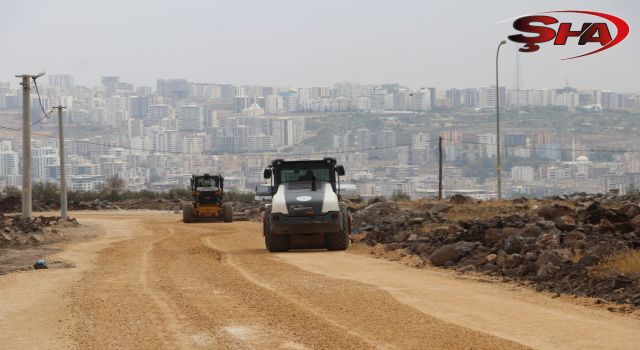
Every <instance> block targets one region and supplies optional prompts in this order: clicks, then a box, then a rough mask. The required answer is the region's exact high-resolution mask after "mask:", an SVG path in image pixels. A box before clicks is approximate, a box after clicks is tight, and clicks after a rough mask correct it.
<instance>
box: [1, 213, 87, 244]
mask: <svg viewBox="0 0 640 350" xmlns="http://www.w3.org/2000/svg"><path fill="white" fill-rule="evenodd" d="M65 226H78V222H77V221H76V219H74V218H69V219H67V220H62V219H60V217H57V216H37V217H33V218H31V219H27V220H23V219H22V218H21V217H20V216H19V215H4V214H2V213H0V248H6V247H20V246H32V245H40V244H44V243H51V242H56V241H60V240H62V239H63V238H64V234H63V233H62V232H59V231H58V228H60V227H65Z"/></svg>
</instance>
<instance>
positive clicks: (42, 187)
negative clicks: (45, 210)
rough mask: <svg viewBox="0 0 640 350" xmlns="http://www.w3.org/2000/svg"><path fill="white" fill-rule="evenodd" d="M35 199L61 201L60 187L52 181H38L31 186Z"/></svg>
mask: <svg viewBox="0 0 640 350" xmlns="http://www.w3.org/2000/svg"><path fill="white" fill-rule="evenodd" d="M31 193H32V198H33V200H36V201H40V202H49V201H60V187H58V185H57V184H55V183H51V182H37V183H34V184H33V186H32V187H31Z"/></svg>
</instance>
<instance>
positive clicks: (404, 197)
mask: <svg viewBox="0 0 640 350" xmlns="http://www.w3.org/2000/svg"><path fill="white" fill-rule="evenodd" d="M391 200H393V201H410V200H411V197H409V195H408V194H406V193H404V192H402V191H396V192H394V193H393V196H391Z"/></svg>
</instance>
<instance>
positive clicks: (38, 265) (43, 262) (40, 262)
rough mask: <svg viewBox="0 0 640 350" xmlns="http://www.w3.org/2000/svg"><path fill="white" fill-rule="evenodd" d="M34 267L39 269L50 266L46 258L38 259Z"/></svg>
mask: <svg viewBox="0 0 640 350" xmlns="http://www.w3.org/2000/svg"><path fill="white" fill-rule="evenodd" d="M33 268H34V269H36V270H39V269H48V268H49V267H47V261H46V260H44V259H40V260H38V261H36V263H35V264H33Z"/></svg>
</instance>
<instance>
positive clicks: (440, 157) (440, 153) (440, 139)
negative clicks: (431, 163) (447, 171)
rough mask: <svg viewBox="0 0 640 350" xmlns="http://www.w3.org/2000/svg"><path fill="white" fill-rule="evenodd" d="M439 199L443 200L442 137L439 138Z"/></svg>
mask: <svg viewBox="0 0 640 350" xmlns="http://www.w3.org/2000/svg"><path fill="white" fill-rule="evenodd" d="M438 199H442V136H440V137H438Z"/></svg>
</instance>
